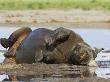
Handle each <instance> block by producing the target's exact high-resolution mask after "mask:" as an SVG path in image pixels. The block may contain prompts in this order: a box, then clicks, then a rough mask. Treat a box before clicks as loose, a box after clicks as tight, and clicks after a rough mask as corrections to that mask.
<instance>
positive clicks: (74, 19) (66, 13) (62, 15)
mask: <svg viewBox="0 0 110 82" xmlns="http://www.w3.org/2000/svg"><path fill="white" fill-rule="evenodd" d="M90 22H91V23H93V22H95V23H96V22H110V12H109V11H102V10H81V9H77V10H31V11H0V23H13V24H15V23H21V24H22V23H27V24H28V23H31V24H32V23H33V24H34V23H35V24H36V23H37V24H38V23H90Z"/></svg>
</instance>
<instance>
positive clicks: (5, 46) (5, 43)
mask: <svg viewBox="0 0 110 82" xmlns="http://www.w3.org/2000/svg"><path fill="white" fill-rule="evenodd" d="M0 44H1V45H2V46H3V47H4V48H8V47H9V45H10V42H9V41H8V39H6V38H1V39H0Z"/></svg>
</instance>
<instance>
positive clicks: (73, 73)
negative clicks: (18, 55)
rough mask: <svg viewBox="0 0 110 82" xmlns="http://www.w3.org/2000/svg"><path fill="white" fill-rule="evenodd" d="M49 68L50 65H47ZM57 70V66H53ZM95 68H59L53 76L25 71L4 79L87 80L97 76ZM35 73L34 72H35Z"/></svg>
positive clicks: (9, 74) (49, 81)
mask: <svg viewBox="0 0 110 82" xmlns="http://www.w3.org/2000/svg"><path fill="white" fill-rule="evenodd" d="M47 66H48V65H47ZM53 66H55V68H56V67H57V65H53ZM95 69H96V68H95V67H86V66H83V67H82V66H79V67H76V66H73V65H72V66H67V65H66V66H63V67H58V68H57V70H58V71H56V72H55V73H53V74H51V75H50V74H34V73H33V74H32V73H31V74H28V73H29V71H25V70H23V72H24V73H25V74H22V72H21V73H16V74H15V73H13V72H11V73H7V75H8V78H7V77H5V78H4V79H5V80H7V79H9V80H13V81H35V82H36V81H47V82H51V81H53V80H58V81H59V80H60V79H68V78H69V79H73V78H74V79H75V78H87V77H94V76H96V74H95ZM33 72H34V71H33ZM1 80H2V79H1Z"/></svg>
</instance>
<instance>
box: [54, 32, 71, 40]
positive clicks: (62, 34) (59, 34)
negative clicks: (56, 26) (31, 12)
mask: <svg viewBox="0 0 110 82" xmlns="http://www.w3.org/2000/svg"><path fill="white" fill-rule="evenodd" d="M69 35H70V33H68V32H66V31H63V30H62V31H58V32H56V33H55V37H56V41H59V42H63V41H66V40H67V39H68V38H69Z"/></svg>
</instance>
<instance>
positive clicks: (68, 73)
mask: <svg viewBox="0 0 110 82" xmlns="http://www.w3.org/2000/svg"><path fill="white" fill-rule="evenodd" d="M94 70H95V67H87V66H76V65H67V64H49V65H47V64H44V63H42V64H40V63H38V64H19V65H10V64H0V74H1V75H2V74H7V75H9V76H16V78H17V80H19V81H39V82H44V81H46V82H109V81H110V79H103V78H99V77H97V76H96V74H95V73H94Z"/></svg>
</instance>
